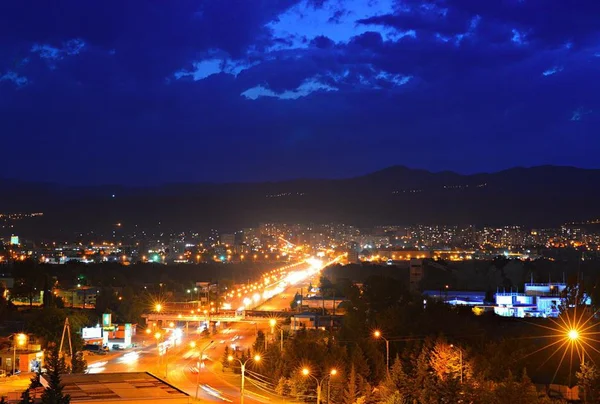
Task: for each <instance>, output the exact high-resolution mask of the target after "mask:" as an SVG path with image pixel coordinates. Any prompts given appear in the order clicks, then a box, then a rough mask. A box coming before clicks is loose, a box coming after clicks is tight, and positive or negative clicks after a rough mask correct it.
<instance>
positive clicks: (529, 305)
mask: <svg viewBox="0 0 600 404" xmlns="http://www.w3.org/2000/svg"><path fill="white" fill-rule="evenodd" d="M566 287H567V285H566V284H564V283H526V284H525V292H524V293H519V292H512V291H511V292H498V293H496V306H495V307H494V313H496V314H497V315H499V316H504V317H558V315H559V314H560V310H559V307H560V304H561V294H562V291H563V290H565V288H566ZM589 303H590V302H589V299H588V304H589Z"/></svg>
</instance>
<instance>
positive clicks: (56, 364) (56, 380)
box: [42, 344, 71, 404]
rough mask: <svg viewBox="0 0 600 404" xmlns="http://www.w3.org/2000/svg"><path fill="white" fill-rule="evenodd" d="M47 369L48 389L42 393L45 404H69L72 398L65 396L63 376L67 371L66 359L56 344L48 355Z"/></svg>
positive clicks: (48, 351)
mask: <svg viewBox="0 0 600 404" xmlns="http://www.w3.org/2000/svg"><path fill="white" fill-rule="evenodd" d="M46 369H48V373H47V377H48V387H47V388H46V389H45V390H44V392H43V393H42V403H43V404H69V403H70V402H71V397H70V396H69V395H68V394H67V395H65V394H63V387H64V386H63V385H62V384H61V374H63V373H65V372H66V370H67V365H66V363H65V358H64V357H63V356H61V354H60V352H59V351H58V347H57V346H56V344H53V345H52V346H51V347H50V348H49V349H48V350H47V353H46Z"/></svg>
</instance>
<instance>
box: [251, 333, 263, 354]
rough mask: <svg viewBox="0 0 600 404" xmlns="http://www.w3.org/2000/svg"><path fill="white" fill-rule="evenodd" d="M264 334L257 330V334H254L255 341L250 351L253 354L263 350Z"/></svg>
mask: <svg viewBox="0 0 600 404" xmlns="http://www.w3.org/2000/svg"><path fill="white" fill-rule="evenodd" d="M265 338H266V336H265V333H264V332H263V330H258V333H257V334H256V340H255V341H254V344H252V351H254V352H262V351H264V349H265Z"/></svg>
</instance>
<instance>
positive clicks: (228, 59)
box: [0, 0, 600, 183]
mask: <svg viewBox="0 0 600 404" xmlns="http://www.w3.org/2000/svg"><path fill="white" fill-rule="evenodd" d="M598 15H600V3H597V2H592V1H588V2H583V1H582V2H558V1H557V2H552V3H551V4H549V3H548V2H544V1H541V0H524V1H517V0H515V1H508V2H507V1H501V0H489V1H479V0H446V1H442V0H440V1H431V2H422V1H417V0H409V1H403V2H401V3H397V2H394V1H392V0H370V1H369V2H362V1H350V0H348V1H339V0H295V1H292V0H290V1H275V0H261V1H244V0H231V1H202V2H198V1H177V2H166V3H165V2H148V1H141V0H140V1H126V2H122V1H106V2H102V3H97V4H96V3H90V2H82V1H66V2H61V6H60V7H57V6H56V5H55V4H52V5H50V4H46V3H45V2H34V1H29V0H28V1H20V2H18V1H10V2H2V3H1V4H0V122H1V124H0V131H1V132H2V133H3V134H6V136H5V137H4V138H3V140H4V144H3V147H5V148H8V149H10V150H18V151H22V152H15V153H9V154H7V155H4V156H3V158H4V160H3V164H4V166H5V167H9V169H8V171H6V170H5V171H4V174H5V175H7V176H10V177H17V178H26V179H42V180H54V181H58V182H68V183H87V182H89V183H110V182H124V183H153V182H166V181H180V180H181V181H184V180H187V181H191V180H259V179H281V178H290V177H306V176H313V177H314V176H346V175H354V174H360V173H363V172H365V171H368V170H371V169H376V168H380V167H382V166H385V165H390V164H407V165H411V166H417V167H423V168H428V169H435V170H441V169H454V170H459V171H465V172H473V171H481V170H494V169H501V168H505V167H509V166H513V165H531V164H546V163H553V164H572V165H581V166H597V156H596V155H595V153H594V151H595V150H597V149H598V147H600V141H599V140H598V139H597V138H596V136H595V133H596V132H597V131H596V128H597V127H598V125H599V124H600V99H599V98H598V97H597V94H598V93H600V80H598V79H597V78H598V71H599V69H600V57H598V56H596V55H600V27H599V24H598V23H597V18H596V16H598ZM250 90H252V91H250ZM242 94H252V96H251V97H249V96H243V95H242ZM307 162H310V163H307Z"/></svg>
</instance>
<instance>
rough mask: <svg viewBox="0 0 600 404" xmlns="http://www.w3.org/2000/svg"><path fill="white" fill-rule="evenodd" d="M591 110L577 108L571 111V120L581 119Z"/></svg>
mask: <svg viewBox="0 0 600 404" xmlns="http://www.w3.org/2000/svg"><path fill="white" fill-rule="evenodd" d="M592 112H593V111H591V110H586V109H584V108H583V107H580V108H577V109H576V110H575V111H573V113H572V115H571V119H570V120H571V121H581V119H582V118H583V117H584V116H585V115H588V114H591V113H592Z"/></svg>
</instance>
